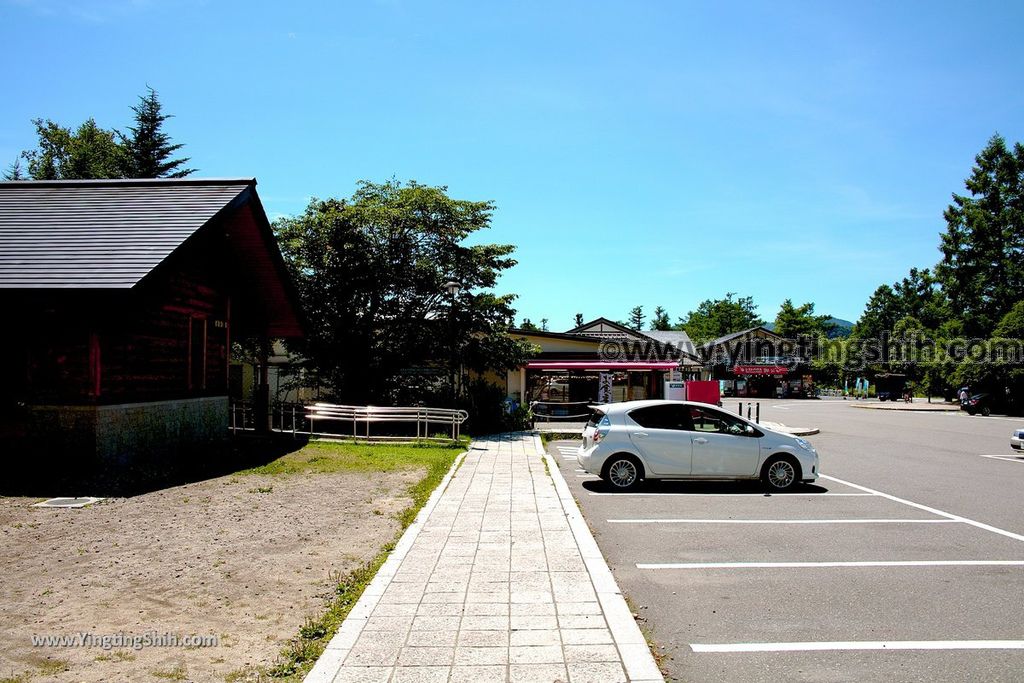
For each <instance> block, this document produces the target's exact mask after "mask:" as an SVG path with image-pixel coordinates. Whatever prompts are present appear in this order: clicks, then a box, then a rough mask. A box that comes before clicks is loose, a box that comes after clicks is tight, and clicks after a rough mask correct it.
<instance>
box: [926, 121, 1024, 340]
mask: <svg viewBox="0 0 1024 683" xmlns="http://www.w3.org/2000/svg"><path fill="white" fill-rule="evenodd" d="M965 184H966V186H967V190H968V191H969V192H970V194H969V195H959V194H954V195H953V203H952V204H951V205H950V206H949V208H948V209H946V213H945V218H946V232H944V233H943V234H942V244H941V245H940V249H941V250H942V262H941V263H939V265H938V266H937V267H936V269H935V270H936V275H937V276H938V278H939V281H940V282H941V283H942V286H943V289H944V290H945V292H946V294H947V295H948V296H949V300H950V304H951V309H952V310H953V311H955V312H956V314H957V315H959V316H961V319H962V320H963V329H964V332H966V333H967V334H968V335H971V336H979V337H986V336H988V334H989V333H990V332H991V331H992V329H993V328H994V327H995V326H996V325H997V324H998V323H999V321H1000V320H1001V319H1002V317H1003V316H1004V315H1005V314H1006V313H1007V312H1008V311H1009V310H1010V308H1011V307H1012V306H1013V305H1014V303H1016V302H1017V301H1018V300H1019V299H1020V295H1021V292H1024V146H1022V145H1021V144H1020V143H1016V144H1014V145H1013V147H1012V148H1009V147H1007V145H1006V140H1004V139H1003V138H1002V137H1001V136H999V135H993V136H992V138H991V139H990V140H989V141H988V145H986V147H985V149H983V150H982V151H981V152H980V153H979V154H978V156H976V157H975V166H974V169H973V170H972V172H971V175H970V177H969V178H967V180H966V181H965Z"/></svg>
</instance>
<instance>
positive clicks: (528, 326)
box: [519, 318, 540, 332]
mask: <svg viewBox="0 0 1024 683" xmlns="http://www.w3.org/2000/svg"><path fill="white" fill-rule="evenodd" d="M519 329H521V330H526V331H528V332H540V328H539V327H537V325H536V323H534V322H533V321H532V320H530V319H529V318H523V322H522V323H521V324H520V325H519Z"/></svg>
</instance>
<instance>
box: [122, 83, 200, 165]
mask: <svg viewBox="0 0 1024 683" xmlns="http://www.w3.org/2000/svg"><path fill="white" fill-rule="evenodd" d="M146 89H147V90H148V92H147V94H145V95H140V96H139V103H138V104H137V105H135V106H134V107H132V111H133V112H135V125H134V126H129V127H128V130H129V131H130V133H131V134H130V135H123V134H119V137H120V138H121V141H122V145H123V146H124V149H125V169H124V175H125V176H126V177H128V178H184V177H185V176H187V175H189V174H191V173H193V172H195V169H192V168H185V167H184V166H185V164H186V163H188V161H189V158H188V157H185V158H184V159H172V158H171V157H172V156H173V155H174V153H175V152H177V151H178V150H179V149H181V148H182V147H184V145H183V144H181V143H174V144H172V143H171V138H170V136H169V135H167V133H165V132H164V131H163V125H164V121H166V120H167V119H169V118H172V115H170V114H164V113H163V106H162V105H161V104H160V100H159V99H158V98H157V93H156V90H153V88H150V87H149V86H147V87H146Z"/></svg>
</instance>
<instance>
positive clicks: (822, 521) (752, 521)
mask: <svg viewBox="0 0 1024 683" xmlns="http://www.w3.org/2000/svg"><path fill="white" fill-rule="evenodd" d="M607 521H608V523H609V524H962V522H959V521H957V520H955V519H609V520H607Z"/></svg>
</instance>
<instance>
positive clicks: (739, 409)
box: [736, 401, 743, 417]
mask: <svg viewBox="0 0 1024 683" xmlns="http://www.w3.org/2000/svg"><path fill="white" fill-rule="evenodd" d="M738 405H739V407H738V408H737V409H736V411H737V414H738V415H739V416H740V417H743V401H740V402H739V404H738Z"/></svg>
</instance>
